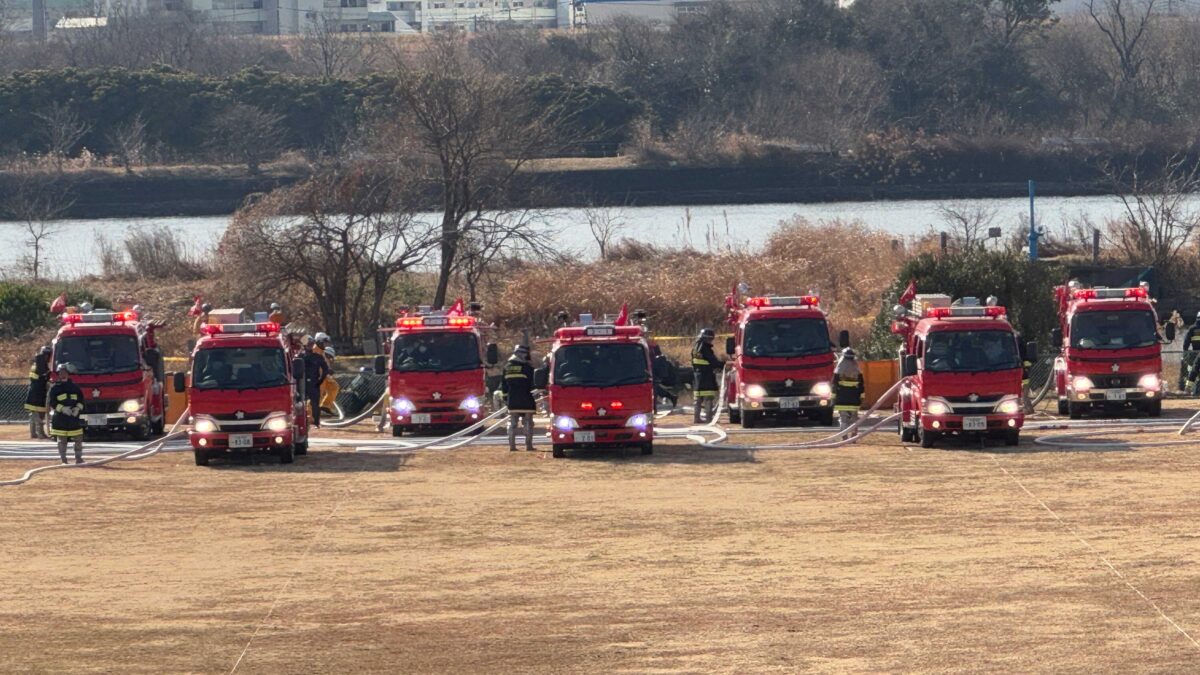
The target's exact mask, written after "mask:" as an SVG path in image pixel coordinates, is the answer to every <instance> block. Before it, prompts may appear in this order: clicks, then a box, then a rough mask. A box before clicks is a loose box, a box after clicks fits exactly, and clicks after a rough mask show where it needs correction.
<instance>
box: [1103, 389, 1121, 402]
mask: <svg viewBox="0 0 1200 675" xmlns="http://www.w3.org/2000/svg"><path fill="white" fill-rule="evenodd" d="M1104 398H1105V400H1107V401H1124V400H1125V390H1124V389H1109V390H1108V391H1106V392H1104Z"/></svg>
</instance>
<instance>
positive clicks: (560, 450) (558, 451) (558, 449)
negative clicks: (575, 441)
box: [550, 445, 567, 459]
mask: <svg viewBox="0 0 1200 675" xmlns="http://www.w3.org/2000/svg"><path fill="white" fill-rule="evenodd" d="M550 456H551V457H553V458H555V459H562V458H563V457H566V456H567V450H566V448H564V447H563V446H561V445H555V446H553V448H552V449H551V450H550Z"/></svg>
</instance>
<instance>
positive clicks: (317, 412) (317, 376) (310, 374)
mask: <svg viewBox="0 0 1200 675" xmlns="http://www.w3.org/2000/svg"><path fill="white" fill-rule="evenodd" d="M329 373H330V370H329V361H327V360H326V359H325V352H324V351H323V350H321V349H320V348H319V347H318V346H317V343H316V341H314V340H313V339H312V338H311V337H310V336H308V335H305V336H304V395H305V396H306V397H308V407H309V410H311V411H312V412H311V414H312V419H313V426H314V427H316V428H318V429H320V428H321V383H323V382H324V381H325V378H327V377H329Z"/></svg>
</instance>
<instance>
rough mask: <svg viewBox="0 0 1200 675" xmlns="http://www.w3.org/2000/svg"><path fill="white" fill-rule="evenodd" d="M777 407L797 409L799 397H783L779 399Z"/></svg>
mask: <svg viewBox="0 0 1200 675" xmlns="http://www.w3.org/2000/svg"><path fill="white" fill-rule="evenodd" d="M779 407H780V408H799V407H800V397H799V396H785V397H783V398H781V399H779Z"/></svg>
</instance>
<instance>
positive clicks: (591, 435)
mask: <svg viewBox="0 0 1200 675" xmlns="http://www.w3.org/2000/svg"><path fill="white" fill-rule="evenodd" d="M575 442H576V443H595V442H596V432H594V431H576V432H575Z"/></svg>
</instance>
